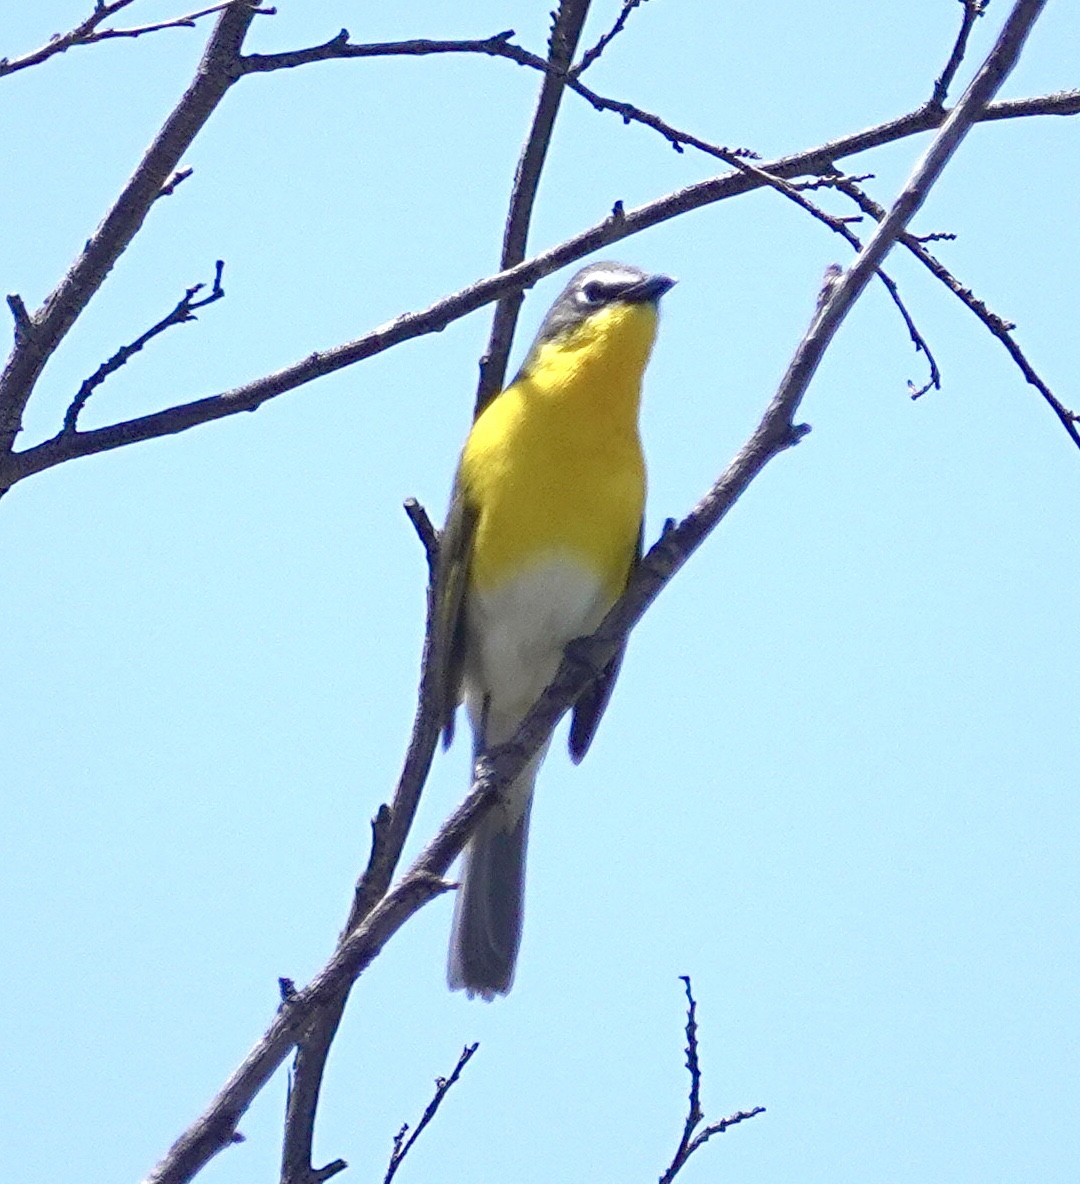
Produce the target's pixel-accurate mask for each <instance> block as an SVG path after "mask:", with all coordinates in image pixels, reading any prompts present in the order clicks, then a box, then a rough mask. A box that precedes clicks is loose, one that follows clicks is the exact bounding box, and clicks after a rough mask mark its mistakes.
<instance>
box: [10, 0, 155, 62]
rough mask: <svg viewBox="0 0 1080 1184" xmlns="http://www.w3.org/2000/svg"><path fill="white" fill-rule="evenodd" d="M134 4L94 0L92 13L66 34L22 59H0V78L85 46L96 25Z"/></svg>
mask: <svg viewBox="0 0 1080 1184" xmlns="http://www.w3.org/2000/svg"><path fill="white" fill-rule="evenodd" d="M134 3H135V0H111V2H110V3H102V2H101V0H95V3H94V11H93V12H92V13H91V14H90V15H89V16H88V17H87V18H86V19H85V20H84V21H81V22H80V23H79V24H77V25H76V26H75V28H74V29H70V30H68V32H66V33H57V34H55V35H54V36H52V37H50V38H49V40H48V42H47V43H46V44H45V45H43V46H42V47H41V48H40V49H35V50H33V51H31V52H30V53H25V54H23V55H22V57H18V58H10V59H9V58H0V78H3V77H4V75H6V74H14V73H15V72H16V71H17V70H25V69H26V68H27V67H28V66H36V65H38V64H40V63H41V62H45V61H48V59H49V58H51V57H54V56H55V55H56V54H58V53H64V52H65V51H67V50H69V49H71V47H72V46H73V45H86V44H87V42H88V39H89V38H91V37H93V36H94V32H95V30H96V29H97V27H98V25H100V24H101V23H102V22H103V21H107V20H108V19H109V17H111V16H115V15H116V13H118V12H119V11H120V10H121V9H122V8H127V7H128V5H130V4H134Z"/></svg>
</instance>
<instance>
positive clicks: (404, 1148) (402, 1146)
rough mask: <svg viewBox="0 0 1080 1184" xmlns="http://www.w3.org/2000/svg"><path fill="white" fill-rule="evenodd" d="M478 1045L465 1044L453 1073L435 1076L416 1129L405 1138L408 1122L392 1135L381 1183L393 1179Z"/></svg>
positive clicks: (385, 1183) (384, 1183)
mask: <svg viewBox="0 0 1080 1184" xmlns="http://www.w3.org/2000/svg"><path fill="white" fill-rule="evenodd" d="M479 1047H480V1045H479V1044H475V1043H474V1044H466V1045H465V1047H464V1048H463V1049H462V1050H461V1056H459V1057H458V1062H457V1064H456V1065H455V1066H454V1071H453V1073H451V1074H450V1076H449V1077H437V1078H436V1079H435V1096H434V1097H433V1098H432V1099H431V1101H430V1102H428V1104H427V1109H426V1110H425V1111H424V1113H423V1116H422V1117H421V1119H420V1121H419V1122H418V1123H417V1124H416V1130H414V1131H413V1133H412V1134H411V1135H410V1136H409V1138H408V1139H406V1138H405V1135H406V1133H407V1132H408V1129H409V1127H408V1124H407V1123H406V1125H405V1126H403V1127H402V1128H401V1130H399V1131H398V1133H397V1134H396V1135H395V1136H394V1149H393V1151H391V1153H390V1163H389V1165H388V1166H387V1169H386V1175H385V1176H384V1177H383V1184H390V1181H391V1180H393V1178H394V1176H395V1174H396V1173H397V1170H398V1168H399V1167H400V1166H401V1161H402V1160H403V1159H404V1158H405V1156H406V1155H408V1154H409V1148H410V1147H412V1145H413V1144H414V1143H415V1142H416V1140H417V1139H418V1138H419V1137H420V1132H421V1131H422V1130H423V1129H424V1127H426V1126H427V1124H428V1123H429V1122H430V1121H431V1120H432V1119H433V1118H434V1117H435V1114H436V1113H437V1111H438V1109H439V1107H440V1106H441V1105H442V1101H443V1098H445V1097H446V1095H447V1094H448V1093H449V1092H450V1089H451V1088H452V1087H453V1085H454V1082H455V1081H457V1079H458V1078H459V1077H460V1076H461V1071H462V1069H464V1068H465V1066H466V1065H467V1064H468V1063H469V1061H470V1060H471V1059H472V1055H473V1053H474V1052H476V1050H477V1049H478V1048H479Z"/></svg>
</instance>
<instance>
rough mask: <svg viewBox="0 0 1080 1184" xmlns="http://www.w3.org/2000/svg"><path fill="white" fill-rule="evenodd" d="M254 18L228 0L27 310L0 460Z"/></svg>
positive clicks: (13, 364) (246, 7) (205, 115)
mask: <svg viewBox="0 0 1080 1184" xmlns="http://www.w3.org/2000/svg"><path fill="white" fill-rule="evenodd" d="M254 18H255V8H254V6H253V5H252V4H251V3H250V2H249V0H230V3H229V5H228V7H227V8H225V9H224V10H223V11H222V13H221V16H220V17H219V18H218V22H217V25H216V26H215V28H214V32H213V33H212V34H211V36H210V39H209V42H208V43H207V47H206V51H205V53H204V54H203V58H202V61H201V62H200V64H199V68H198V71H197V72H196V75H195V80H194V81H193V82H192V84H191V86H190V87H189V88H188V90H187V92H186V94H185V95H184V96H183V98H182V99H181V100H180V102H179V103H178V104H177V106H176V107H175V108H174V109H173V111H172V113H171V114H170V115H169V117H168V118H167V119H166V120H165V123H164V124H163V125H162V128H161V130H160V131H159V132H158V134H157V136H156V137H155V138H154V141H153V143H152V144H151V145H150V147H149V148H148V149H147V151H146V154H145V156H144V157H143V159H142V161H141V162H140V164H139V166H138V168H136V170H135V172H134V173H133V174H132V176H131V178H130V180H129V181H128V182H127V184H126V185H125V186H124V189H123V191H122V192H121V194H120V196H119V197H118V198H117V199H116V202H115V203H114V205H113V207H112V209H110V210H109V212H108V213H107V214H106V215H105V219H104V221H103V222H102V223H101V225H100V226H99V227H98V228H97V230H96V231H95V232H94V233H93V235H91V237H90V239H89V240H88V242H87V243H86V246H85V247H84V248H83V250H82V253H81V254H80V256H79V257H78V259H76V260H75V262H74V263H73V264H72V265H71V268H70V269H69V270H68V272H67V274H66V275H65V276H64V278H63V279H62V280H61V281H60V283H59V284H58V285H57V286H56V288H54V289H53V291H52V292H51V293H50V295H49V296H48V297H47V299H46V300H45V303H44V304H43V305H42V307H41V308H40V309H38V311H37V312H35V313H33V314H31V316H30V328H29V332H27V333H26V334H24V335H23V337H22V339H21V340H17V341H16V342H15V345H14V347H13V349H12V351H11V353H10V355H9V356H8V360H7V363H6V365H5V366H4V370H3V373H2V374H0V458H2V457H3V456H4V455H5V454H9V453H10V452H11V449H12V447H13V445H14V442H15V438H16V436H17V435H18V433H19V431H20V429H21V426H22V416H23V411H24V410H25V408H26V404H27V401H28V400H29V398H30V395H31V392H32V391H33V388H34V384H35V383H36V382H37V379H38V377H39V375H40V374H41V371H42V369H43V368H44V366H45V363H46V362H47V361H48V360H49V358H50V357H51V356H52V354H53V353H54V351H55V350H56V348H57V347H58V346H59V344H60V342H61V341H62V340H63V338H64V335H65V334H66V333H67V332H68V330H69V329H70V328H71V326H72V325H73V324H74V323H75V321H76V320H77V318H78V317H79V315H80V314H81V313H82V311H83V309H85V308H86V306H87V304H88V303H89V302H90V300H91V298H92V297H93V296H94V294H95V293H96V292H97V291H98V289H99V288H100V287H101V285H102V284H103V283H104V282H105V277H106V276H107V275H108V274H109V271H110V270H111V269H112V267H113V265H114V264H115V263H116V261H117V259H119V258H120V256H121V255H122V254H123V252H124V251H125V250H126V249H127V247H128V244H129V243H130V242H131V240H132V239H133V238H134V237H135V235H136V234H137V233H138V231H139V228H140V227H141V226H142V224H143V220H144V219H145V218H146V215H147V213H148V211H149V209H150V207H151V205H153V203H154V202H155V201H156V199H157V198H158V196H159V195H160V193H161V189H162V186H164V185H166V184H167V183H168V181H169V178H170V176H171V175H172V174H173V173H174V171H175V169H176V166H177V163H178V162H179V159H180V156H181V155H182V154H183V153H184V152H185V151H186V150H187V148H188V145H189V144H190V143H191V142H192V140H193V139H194V138H195V136H196V135H197V134H198V132H199V131H200V130H201V129H202V127H203V125H204V124H205V123H206V121H207V120H208V119H209V118H210V116H211V114H212V113H213V111H214V109H215V108H216V107H217V105H218V103H220V102H221V100H222V98H224V96H225V93H226V91H227V90H228V89H229V87H230V86H232V84H233V83H234V82H235V81H236V79H237V77H238V76H239V75H238V73H237V71H236V61H237V57H238V55H239V52H240V46H241V44H242V43H243V40H244V36H245V35H246V33H247V30H248V27H249V26H250V24H251V22H252V20H253V19H254ZM2 488H3V485H2V483H0V489H2Z"/></svg>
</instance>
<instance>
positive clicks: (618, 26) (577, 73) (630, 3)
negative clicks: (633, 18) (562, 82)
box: [570, 0, 645, 78]
mask: <svg viewBox="0 0 1080 1184" xmlns="http://www.w3.org/2000/svg"><path fill="white" fill-rule="evenodd" d="M644 3H645V0H623V6H622V10H621V11H620V12H619V15H618V16H617V17H616V18H615V23H614V24H613V25H612V26H611V28H610V29H609V30H608V31H607V32H606V33H605V34H604V35H603V37H601V38H600V40H599V41H598V42H597V43H596V44H595V45H594V46H593V47H592V48H591V49H587V50H586V51H585V52H584V54H582V56H581V61H580V62H578V64H577V65H576V66H575V67H574V68H573V69H572V70H571V71H570V74H571V76H572V77H574V78H580V77H581V75H582V74H584V73H585V71H586V70H587V69H588V68H589V67H590V66H591V65H592V64H593V62H595V61H596V59H597V58H598V57H599V56H600V55H601V54H602V53H603V52H604V50H605V49H607V47H608V46H609V45H610V44H611V43H612V42H613V41H614V40H615V38H616V37H618V35H619V34H620V33H621V32H622V31H623V29H625V28H626V22H627V20H628V19H629V17H630V14H631V13H632V12H633V11H634V9H635V8H637V7H639V6H640V5H641V4H644Z"/></svg>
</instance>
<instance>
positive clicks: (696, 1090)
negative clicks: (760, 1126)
mask: <svg viewBox="0 0 1080 1184" xmlns="http://www.w3.org/2000/svg"><path fill="white" fill-rule="evenodd" d="M679 977H680V978H681V979H682V981H683V985H684V986H685V988H686V1067H687V1069H688V1070H689V1071H690V1105H689V1108H688V1110H687V1114H686V1122H685V1123H684V1124H683V1133H682V1138H681V1139H680V1140H679V1146H678V1147H677V1148H676V1150H675V1155H674V1156H673V1157H672V1160H671V1163H670V1164H669V1165H668V1167H667V1170H666V1171H665V1172H664V1174H663V1175H662V1176H661V1177H660V1184H671V1181H672V1180H674V1179H675V1177H676V1176H677V1175H678V1174H679V1172H680V1171H681V1170H682V1168H683V1165H684V1164H685V1163H686V1161H687V1160H688V1159H689V1158H690V1156H691V1155H693V1154H694V1152H695V1151H697V1149H698V1148H699V1147H703V1146H704V1145H705V1144H706V1143H707V1142H708V1141H709V1140H710V1139H711V1138H712V1137H713V1135H720V1134H723V1132H724V1131H726V1130H727V1129H728V1127H731V1126H737V1125H738V1124H739V1123H740V1122H745V1121H746V1120H747V1119H748V1118H756V1117H757V1116H758V1115H759V1114H764V1113H765V1107H764V1106H755V1107H754V1108H753V1109H752V1110H739V1111H738V1112H737V1113H735V1114H732V1115H730V1116H729V1117H728V1118H721V1119H720V1120H719V1121H717V1122H710V1123H709V1125H708V1126H707V1127H705V1129H704V1130H702V1131H700V1132H699V1133H698V1134H697V1135H696V1136H695V1135H694V1132H695V1131H696V1130H697V1128H698V1127H699V1126H700V1125H701V1123H702V1122H703V1121H704V1118H705V1115H704V1113H703V1111H702V1109H701V1062H700V1061H699V1060H698V1040H697V1003H696V1002H695V1000H694V996H693V992H692V991H691V989H690V976H689V975H686V974H681V975H679Z"/></svg>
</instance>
